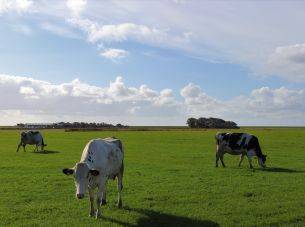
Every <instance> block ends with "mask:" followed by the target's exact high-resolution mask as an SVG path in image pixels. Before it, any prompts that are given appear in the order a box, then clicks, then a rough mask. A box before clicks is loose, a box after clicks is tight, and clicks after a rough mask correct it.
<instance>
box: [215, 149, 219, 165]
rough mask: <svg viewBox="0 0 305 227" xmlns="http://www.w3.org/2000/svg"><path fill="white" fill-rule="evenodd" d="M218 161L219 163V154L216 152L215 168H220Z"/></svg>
mask: <svg viewBox="0 0 305 227" xmlns="http://www.w3.org/2000/svg"><path fill="white" fill-rule="evenodd" d="M218 161H219V154H218V152H216V163H215V166H216V167H218Z"/></svg>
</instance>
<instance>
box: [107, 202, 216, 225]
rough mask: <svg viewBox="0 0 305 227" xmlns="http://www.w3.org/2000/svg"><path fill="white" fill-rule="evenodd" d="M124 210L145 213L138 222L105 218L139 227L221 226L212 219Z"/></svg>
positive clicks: (149, 211)
mask: <svg viewBox="0 0 305 227" xmlns="http://www.w3.org/2000/svg"><path fill="white" fill-rule="evenodd" d="M123 209H124V210H127V211H129V212H136V213H138V214H141V215H143V217H141V218H139V219H138V220H137V223H136V224H130V223H125V222H122V221H119V220H116V219H113V218H107V217H105V218H104V219H106V220H108V221H110V222H113V223H116V224H120V225H123V226H130V227H138V226H148V227H152V226H156V227H157V226H168V227H170V226H174V227H178V226H195V227H205V226H206V227H218V226H220V225H219V224H218V223H216V222H213V221H211V220H196V219H192V218H188V217H181V216H176V215H172V214H166V213H162V212H157V211H153V210H149V209H140V208H130V207H124V208H123Z"/></svg>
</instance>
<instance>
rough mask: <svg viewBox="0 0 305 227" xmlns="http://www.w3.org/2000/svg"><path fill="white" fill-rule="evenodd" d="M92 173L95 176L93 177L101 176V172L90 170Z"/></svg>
mask: <svg viewBox="0 0 305 227" xmlns="http://www.w3.org/2000/svg"><path fill="white" fill-rule="evenodd" d="M90 173H91V174H92V175H93V176H97V175H99V174H100V172H99V171H98V170H95V169H91V170H90Z"/></svg>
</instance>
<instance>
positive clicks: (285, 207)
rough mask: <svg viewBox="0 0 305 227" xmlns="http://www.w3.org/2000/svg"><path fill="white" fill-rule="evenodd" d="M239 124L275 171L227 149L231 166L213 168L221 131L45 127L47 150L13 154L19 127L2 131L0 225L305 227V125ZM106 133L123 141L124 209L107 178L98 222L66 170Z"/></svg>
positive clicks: (0, 137) (0, 140) (228, 164)
mask: <svg viewBox="0 0 305 227" xmlns="http://www.w3.org/2000/svg"><path fill="white" fill-rule="evenodd" d="M223 131H224V130H223ZM227 131H232V130H227ZM235 131H243V132H248V133H252V134H255V135H256V136H257V137H258V138H259V140H260V144H261V147H262V150H263V153H265V154H267V155H268V157H267V166H268V168H266V169H265V170H262V169H260V168H258V165H257V162H256V160H255V161H254V162H253V163H254V164H255V169H254V171H252V170H250V169H249V167H248V162H247V160H246V159H245V160H244V162H243V165H242V167H240V168H239V167H238V166H237V164H238V160H239V157H238V156H230V155H228V154H227V155H225V159H224V160H225V163H226V165H227V167H226V168H222V167H221V166H220V167H218V168H215V140H214V135H215V133H216V130H200V131H188V130H169V131H100V132H98V131H97V132H96V131H94V132H64V131H62V130H42V133H43V135H44V138H45V142H46V143H47V144H48V146H47V147H46V149H47V152H45V153H40V152H39V153H34V152H33V150H34V147H31V146H27V152H23V150H22V148H21V149H20V151H19V153H16V147H17V144H18V140H19V131H16V130H0V226H27V225H29V226H100V225H101V224H103V226H270V225H273V226H305V129H303V128H242V129H240V130H235ZM108 136H116V137H118V138H120V139H122V141H123V143H124V145H125V176H124V189H123V209H117V208H116V206H115V203H116V196H117V190H116V181H115V182H114V181H109V182H108V185H107V192H108V194H107V200H108V201H107V202H108V204H107V205H106V206H104V207H103V218H102V219H101V220H95V219H94V218H89V217H88V214H89V201H88V198H85V199H83V200H77V199H75V186H74V183H73V178H72V177H68V176H65V175H64V174H62V169H63V168H65V167H73V165H74V164H75V163H76V162H77V161H79V159H80V156H81V153H82V149H83V147H84V146H85V144H86V142H87V141H88V140H90V139H92V138H98V137H101V138H103V137H108Z"/></svg>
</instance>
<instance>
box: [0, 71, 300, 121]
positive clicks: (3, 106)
mask: <svg viewBox="0 0 305 227" xmlns="http://www.w3.org/2000/svg"><path fill="white" fill-rule="evenodd" d="M180 94H181V98H182V99H181V98H175V95H174V93H173V91H172V90H171V89H168V88H166V89H163V90H161V91H156V90H153V89H151V88H149V87H148V86H147V85H141V86H139V87H138V88H136V87H128V86H126V85H125V83H124V82H123V78H122V77H117V78H116V79H115V80H114V81H112V82H110V83H109V86H105V87H99V86H94V85H90V84H87V83H84V82H82V81H80V80H78V79H75V80H72V81H71V82H68V83H61V84H52V83H50V82H47V81H41V80H36V79H32V78H28V77H18V76H9V75H0V113H2V115H1V120H0V123H1V124H14V123H17V122H25V121H30V120H31V121H32V122H52V121H61V120H67V121H75V120H82V121H84V120H86V121H109V122H114V123H115V122H121V123H124V124H134V125H141V124H142V125H184V123H185V121H186V119H187V118H188V117H191V116H193V117H201V116H203V117H220V118H223V119H226V120H233V121H236V122H237V123H239V124H243V125H305V118H304V112H305V103H304V100H305V91H304V90H293V89H287V88H285V87H281V88H277V89H271V88H269V87H262V88H259V89H255V90H253V91H252V92H251V93H250V94H249V95H248V96H239V97H235V98H233V99H231V100H228V101H223V100H218V99H216V98H213V97H211V96H209V95H207V94H205V93H204V91H203V90H202V89H201V88H200V87H199V86H198V85H196V84H193V83H190V84H188V85H187V86H185V87H183V88H182V89H181V91H180ZM8 100H9V101H8Z"/></svg>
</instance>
